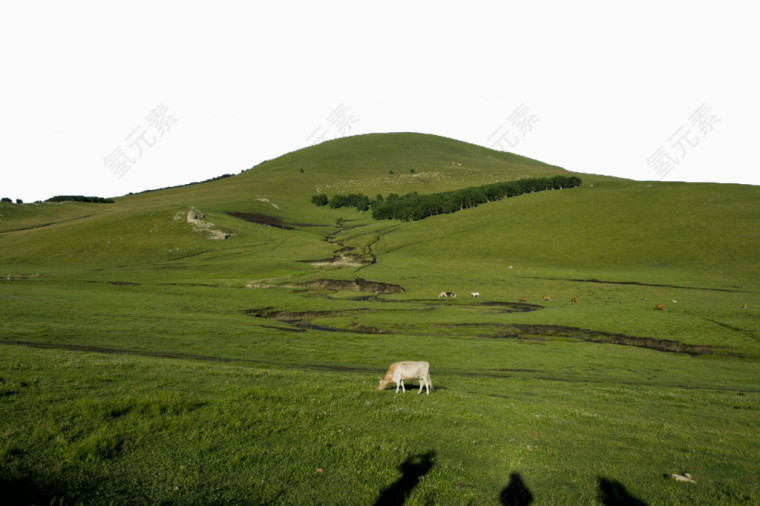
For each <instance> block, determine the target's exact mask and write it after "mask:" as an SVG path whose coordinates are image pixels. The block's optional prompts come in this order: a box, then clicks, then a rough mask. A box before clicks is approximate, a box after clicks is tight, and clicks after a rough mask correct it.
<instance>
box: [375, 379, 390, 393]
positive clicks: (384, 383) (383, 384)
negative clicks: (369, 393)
mask: <svg viewBox="0 0 760 506" xmlns="http://www.w3.org/2000/svg"><path fill="white" fill-rule="evenodd" d="M386 386H388V380H386V379H385V378H380V384H379V385H378V386H377V389H378V390H384V389H385V387H386Z"/></svg>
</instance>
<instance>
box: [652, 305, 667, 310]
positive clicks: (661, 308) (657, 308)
mask: <svg viewBox="0 0 760 506" xmlns="http://www.w3.org/2000/svg"><path fill="white" fill-rule="evenodd" d="M654 309H655V311H662V310H663V309H665V304H657V305H656V306H655V307H654Z"/></svg>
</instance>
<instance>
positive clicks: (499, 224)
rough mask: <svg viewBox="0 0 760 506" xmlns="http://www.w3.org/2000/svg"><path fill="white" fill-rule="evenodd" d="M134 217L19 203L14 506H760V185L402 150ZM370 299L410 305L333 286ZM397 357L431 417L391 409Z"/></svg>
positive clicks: (376, 139)
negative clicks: (468, 193) (330, 198)
mask: <svg viewBox="0 0 760 506" xmlns="http://www.w3.org/2000/svg"><path fill="white" fill-rule="evenodd" d="M220 172H224V168H221V169H220ZM557 174H561V175H568V174H569V175H578V176H579V177H581V178H582V179H583V185H582V186H581V187H579V188H573V189H565V190H552V191H544V192H538V193H535V194H528V195H522V196H519V197H513V198H510V199H505V200H502V201H498V202H493V203H488V204H484V205H481V206H478V207H477V208H474V209H469V210H463V211H459V212H457V213H453V214H451V215H443V216H434V217H429V218H426V219H424V220H420V221H415V222H400V221H374V220H372V219H371V217H370V213H359V212H357V211H356V210H354V209H345V208H344V209H330V208H327V207H319V208H318V207H315V206H313V205H311V204H310V202H309V199H310V197H311V195H314V194H315V193H320V192H323V193H327V194H330V195H332V194H334V193H348V192H361V193H364V194H367V195H375V194H377V193H382V194H384V195H387V194H388V193H390V192H395V193H407V192H410V191H418V192H419V193H432V192H438V191H447V190H451V189H457V188H463V187H468V186H473V185H479V184H486V183H490V182H495V181H504V180H510V179H517V178H520V177H544V176H547V177H550V176H552V175H557ZM103 197H109V196H107V195H103ZM115 200H116V202H115V203H114V204H84V203H74V202H64V203H37V204H23V205H16V204H9V203H2V204H0V435H1V437H0V490H2V491H3V497H4V498H6V499H4V503H7V504H50V503H55V504H78V503H83V504H154V503H164V504H209V503H211V504H244V503H247V504H399V503H405V504H409V505H413V504H478V505H480V504H508V505H519V504H528V503H532V504H619V503H621V502H624V501H635V500H638V501H640V502H643V503H645V504H687V503H688V504H758V503H760V482H759V481H758V480H757V476H758V474H759V473H760V464H758V462H760V438H759V436H758V435H759V434H760V432H759V431H758V429H760V386H758V377H760V267H758V264H757V254H756V251H757V250H758V248H760V236H758V234H757V233H756V232H755V230H756V229H757V224H758V223H760V189H759V188H757V187H752V186H742V185H717V184H687V183H662V182H654V181H653V182H636V181H629V180H621V179H615V178H609V177H604V176H594V175H588V174H575V173H570V172H567V171H564V170H563V169H561V168H559V167H553V166H550V165H547V164H543V163H541V162H537V161H534V160H529V159H526V158H523V157H520V156H517V155H513V154H509V153H501V152H496V151H492V150H488V149H485V148H481V147H478V146H474V145H470V144H466V143H462V142H458V141H453V140H450V139H444V138H441V137H434V136H426V135H420V134H376V135H365V136H357V137H351V138H345V139H340V140H336V141H330V142H327V143H323V144H320V145H318V146H312V147H310V148H306V149H303V150H300V151H297V152H294V153H290V154H287V155H284V156H282V157H280V158H278V159H274V160H271V161H267V162H264V163H262V164H260V165H258V166H256V167H253V168H252V169H250V170H248V171H244V172H243V173H241V174H239V175H236V176H234V177H229V178H225V179H220V180H217V181H212V182H207V183H200V184H193V185H187V186H181V187H175V188H169V189H164V190H159V191H151V192H145V193H141V194H135V195H127V196H123V197H118V198H116V199H115ZM239 216H243V217H245V218H246V219H241V218H240V217H239ZM262 223H266V224H268V225H270V226H265V225H263V224H262ZM338 224H340V225H338ZM225 237H226V238H225ZM355 278H362V279H364V280H367V281H372V282H378V283H387V284H393V285H400V286H401V287H403V288H404V291H403V292H401V293H389V294H382V293H374V292H361V291H349V290H341V289H336V288H331V287H330V286H329V283H328V286H326V287H322V288H310V287H309V286H308V283H309V282H313V281H317V280H354V279H355ZM441 291H452V292H455V293H457V295H458V296H457V297H456V298H455V299H454V298H446V299H439V298H438V294H439V292H441ZM473 291H478V292H479V293H480V297H478V298H473V297H471V296H470V292H473ZM544 295H549V296H550V297H551V300H549V301H544V300H542V297H543V296H544ZM520 297H525V298H526V299H527V300H526V302H525V303H518V299H519V298H520ZM571 298H577V300H578V302H577V303H571ZM656 304H663V305H664V310H662V311H655V310H653V308H654V306H655V305H656ZM399 360H426V361H428V362H430V373H431V377H432V382H433V386H434V389H433V392H432V393H431V395H429V396H428V395H424V394H423V395H417V386H418V384H417V382H416V381H410V382H407V387H408V388H407V393H406V394H401V393H399V394H398V395H396V394H395V393H394V390H393V389H391V387H388V388H387V389H386V390H384V391H378V390H377V384H378V380H379V378H380V376H382V374H383V373H384V372H385V369H386V368H387V367H388V365H389V364H390V363H391V362H394V361H399ZM685 473H689V475H690V476H691V477H692V478H693V481H694V483H691V482H678V481H676V480H675V479H673V477H672V474H678V475H685ZM6 501H7V502H6ZM629 503H630V502H629Z"/></svg>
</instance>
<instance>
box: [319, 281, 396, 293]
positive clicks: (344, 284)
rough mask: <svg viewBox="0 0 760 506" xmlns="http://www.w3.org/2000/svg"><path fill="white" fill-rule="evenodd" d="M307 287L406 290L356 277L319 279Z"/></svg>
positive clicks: (393, 291)
mask: <svg viewBox="0 0 760 506" xmlns="http://www.w3.org/2000/svg"><path fill="white" fill-rule="evenodd" d="M304 286H306V287H307V288H314V289H317V290H346V291H350V292H370V293H375V294H390V293H402V292H405V291H406V290H405V289H404V288H403V287H402V286H400V285H394V284H390V283H381V282H378V281H366V280H364V279H362V278H356V279H354V280H353V281H349V280H345V279H317V280H315V281H309V282H307V283H305V284H304Z"/></svg>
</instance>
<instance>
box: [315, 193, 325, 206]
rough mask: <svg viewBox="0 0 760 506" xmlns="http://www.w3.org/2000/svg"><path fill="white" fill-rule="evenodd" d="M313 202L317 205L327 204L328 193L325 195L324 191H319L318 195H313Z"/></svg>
mask: <svg viewBox="0 0 760 506" xmlns="http://www.w3.org/2000/svg"><path fill="white" fill-rule="evenodd" d="M311 203H312V204H314V205H315V206H326V205H327V195H325V194H324V193H318V194H316V195H312V197H311Z"/></svg>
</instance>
